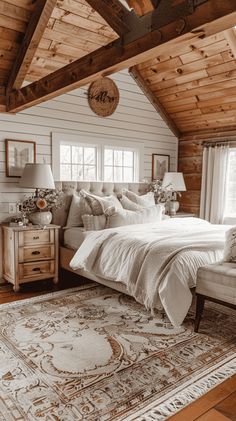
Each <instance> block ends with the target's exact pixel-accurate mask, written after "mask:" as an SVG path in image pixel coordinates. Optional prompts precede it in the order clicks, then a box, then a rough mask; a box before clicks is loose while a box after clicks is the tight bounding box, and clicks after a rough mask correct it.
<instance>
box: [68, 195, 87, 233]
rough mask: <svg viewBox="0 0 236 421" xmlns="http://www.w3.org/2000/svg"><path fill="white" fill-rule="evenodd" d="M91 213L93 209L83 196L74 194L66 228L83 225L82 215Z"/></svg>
mask: <svg viewBox="0 0 236 421" xmlns="http://www.w3.org/2000/svg"><path fill="white" fill-rule="evenodd" d="M91 213H92V211H91V209H90V207H89V205H88V203H87V202H86V200H85V199H84V198H83V197H81V196H78V195H76V194H74V195H73V197H72V200H71V205H70V210H69V213H68V217H67V222H66V228H71V227H80V226H83V221H82V215H85V214H91Z"/></svg>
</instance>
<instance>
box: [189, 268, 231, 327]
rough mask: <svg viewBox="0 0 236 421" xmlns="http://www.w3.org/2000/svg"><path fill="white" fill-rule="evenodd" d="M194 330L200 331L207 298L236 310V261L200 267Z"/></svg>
mask: <svg viewBox="0 0 236 421" xmlns="http://www.w3.org/2000/svg"><path fill="white" fill-rule="evenodd" d="M196 296H197V307H196V318H195V328H194V331H195V332H198V329H199V324H200V321H201V317H202V313H203V309H204V302H205V300H209V301H213V302H216V303H219V304H222V305H225V306H227V307H230V308H233V309H235V310H236V263H226V262H223V263H214V264H211V265H207V266H204V267H201V268H199V269H198V273H197V285H196Z"/></svg>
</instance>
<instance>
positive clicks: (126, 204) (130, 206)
mask: <svg viewBox="0 0 236 421" xmlns="http://www.w3.org/2000/svg"><path fill="white" fill-rule="evenodd" d="M120 203H121V204H122V207H123V208H124V209H127V210H131V211H137V210H142V209H143V206H140V205H137V203H135V202H132V200H130V199H128V197H127V196H125V195H122V196H121V198H120Z"/></svg>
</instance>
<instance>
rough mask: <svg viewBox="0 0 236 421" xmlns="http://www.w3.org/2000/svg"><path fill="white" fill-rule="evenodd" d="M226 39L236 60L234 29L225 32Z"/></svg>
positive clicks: (235, 35) (235, 33)
mask: <svg viewBox="0 0 236 421" xmlns="http://www.w3.org/2000/svg"><path fill="white" fill-rule="evenodd" d="M224 35H225V38H226V40H227V43H228V45H229V48H230V49H231V51H232V54H233V56H234V58H235V59H236V31H235V29H234V28H230V29H227V31H224Z"/></svg>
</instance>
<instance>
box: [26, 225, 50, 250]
mask: <svg viewBox="0 0 236 421" xmlns="http://www.w3.org/2000/svg"><path fill="white" fill-rule="evenodd" d="M48 243H54V230H49V229H46V230H35V231H25V232H24V231H21V232H19V246H20V247H22V246H28V245H35V244H48Z"/></svg>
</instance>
